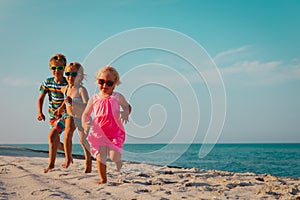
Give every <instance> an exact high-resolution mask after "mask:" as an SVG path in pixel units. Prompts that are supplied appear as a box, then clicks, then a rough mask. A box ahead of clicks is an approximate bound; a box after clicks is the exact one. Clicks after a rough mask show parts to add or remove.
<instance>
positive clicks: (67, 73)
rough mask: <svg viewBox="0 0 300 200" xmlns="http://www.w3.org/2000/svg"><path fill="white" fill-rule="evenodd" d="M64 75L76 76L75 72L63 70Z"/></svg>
mask: <svg viewBox="0 0 300 200" xmlns="http://www.w3.org/2000/svg"><path fill="white" fill-rule="evenodd" d="M65 76H72V77H76V76H77V72H65Z"/></svg>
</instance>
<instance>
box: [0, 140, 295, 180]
mask: <svg viewBox="0 0 300 200" xmlns="http://www.w3.org/2000/svg"><path fill="white" fill-rule="evenodd" d="M5 146H7V145H5ZM11 146H19V147H25V148H30V149H35V150H45V151H47V150H48V145H47V144H24V145H20V144H18V145H11ZM200 147H201V144H192V145H183V144H172V145H170V144H125V145H124V148H123V160H128V161H136V162H143V163H149V164H156V165H169V166H176V167H187V168H193V167H195V168H200V169H207V170H211V169H215V170H222V171H230V172H253V173H257V174H272V175H276V176H290V177H300V144H299V143H297V144H216V145H215V146H214V148H213V149H212V151H211V152H209V153H208V155H207V156H205V157H204V158H201V159H200V158H199V156H198V153H199V149H200ZM1 151H2V152H1ZM16 151H17V150H15V149H8V150H5V152H4V150H1V149H0V155H20V156H22V151H18V152H16ZM33 153H34V154H35V155H33V156H37V155H38V153H37V152H33ZM73 154H80V155H83V151H82V148H81V146H80V145H79V144H74V145H73ZM43 156H46V157H47V154H46V155H43ZM170 161H172V162H170Z"/></svg>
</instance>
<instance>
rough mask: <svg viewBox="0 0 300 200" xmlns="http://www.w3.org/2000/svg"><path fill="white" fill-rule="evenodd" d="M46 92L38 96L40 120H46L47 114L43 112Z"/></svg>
mask: <svg viewBox="0 0 300 200" xmlns="http://www.w3.org/2000/svg"><path fill="white" fill-rule="evenodd" d="M45 96H46V94H45V93H40V96H39V98H38V102H37V107H38V117H37V120H39V121H42V120H43V121H45V119H46V118H45V115H44V114H43V104H44V99H45Z"/></svg>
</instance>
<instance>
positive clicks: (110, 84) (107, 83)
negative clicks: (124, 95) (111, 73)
mask: <svg viewBox="0 0 300 200" xmlns="http://www.w3.org/2000/svg"><path fill="white" fill-rule="evenodd" d="M104 83H106V85H107V86H109V87H111V86H113V84H114V82H113V81H105V80H104V79H98V84H100V85H104Z"/></svg>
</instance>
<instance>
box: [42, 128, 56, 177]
mask: <svg viewBox="0 0 300 200" xmlns="http://www.w3.org/2000/svg"><path fill="white" fill-rule="evenodd" d="M48 142H49V164H48V167H47V168H45V169H44V173H47V172H48V171H49V170H50V169H53V168H54V164H55V159H56V153H57V147H58V144H59V131H58V130H56V129H55V128H53V129H52V130H51V131H50V132H49V134H48Z"/></svg>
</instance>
